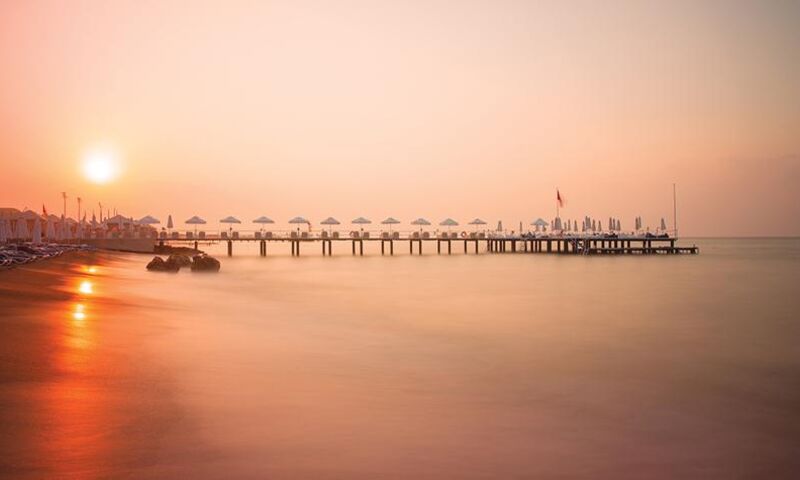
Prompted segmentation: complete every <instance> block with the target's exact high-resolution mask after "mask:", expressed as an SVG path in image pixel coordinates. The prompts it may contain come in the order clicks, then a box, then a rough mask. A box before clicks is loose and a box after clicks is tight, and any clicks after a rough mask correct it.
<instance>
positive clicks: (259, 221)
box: [253, 215, 275, 230]
mask: <svg viewBox="0 0 800 480" xmlns="http://www.w3.org/2000/svg"><path fill="white" fill-rule="evenodd" d="M253 223H257V224H259V225H261V230H264V224H267V223H275V222H273V221H272V219H271V218H269V217H265V216H263V215H262V216H260V217H258V218H256V219H255V220H253Z"/></svg>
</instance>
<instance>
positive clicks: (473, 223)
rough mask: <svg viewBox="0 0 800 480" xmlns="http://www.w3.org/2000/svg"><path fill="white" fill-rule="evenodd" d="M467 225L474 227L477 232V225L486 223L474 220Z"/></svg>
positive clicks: (477, 219)
mask: <svg viewBox="0 0 800 480" xmlns="http://www.w3.org/2000/svg"><path fill="white" fill-rule="evenodd" d="M468 225H475V231H476V232H477V231H478V225H486V222H484V221H483V220H481V219H480V218H476V219H475V220H473V221H471V222H469V223H468Z"/></svg>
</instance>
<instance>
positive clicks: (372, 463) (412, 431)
mask: <svg viewBox="0 0 800 480" xmlns="http://www.w3.org/2000/svg"><path fill="white" fill-rule="evenodd" d="M695 242H696V243H697V245H698V246H700V248H701V254H700V255H698V256H688V255H687V256H657V257H656V256H653V257H615V258H611V257H581V256H549V255H526V254H502V255H500V254H483V255H477V256H476V255H472V254H470V255H463V254H461V253H459V254H456V251H459V249H458V248H456V249H455V251H454V255H452V256H446V255H444V256H436V255H425V256H422V257H418V256H414V257H410V256H408V254H407V250H406V249H405V248H398V250H397V252H396V253H400V254H399V255H395V256H394V257H381V256H380V255H379V253H378V252H377V251H368V252H367V254H368V255H367V256H365V257H363V258H359V257H351V256H350V253H349V246H348V245H346V244H342V245H341V246H339V247H338V249H339V251H338V252H335V253H336V254H337V255H336V256H334V257H332V258H323V257H321V256H320V253H319V252H318V251H317V248H306V249H305V250H304V252H303V256H301V257H300V258H292V257H290V256H289V255H288V253H289V252H288V246H287V247H275V248H272V247H271V248H272V249H271V250H270V252H269V253H270V256H268V257H266V258H260V257H258V254H257V246H256V245H253V246H251V247H249V248H247V247H241V246H239V247H237V249H236V251H235V254H236V256H234V257H233V258H230V259H229V258H224V257H220V258H221V259H222V261H223V267H222V271H221V272H219V274H216V275H214V274H205V275H204V274H192V273H190V272H188V271H186V272H181V273H179V274H175V275H173V274H157V273H149V272H146V271H145V269H144V265H145V263H146V262H147V261H148V260H149V257H143V256H136V255H106V254H103V255H96V256H93V257H84V258H82V259H81V261H80V262H78V263H77V264H76V265H70V264H68V263H65V262H51V263H49V264H48V262H42V263H39V264H36V265H35V266H32V267H28V268H26V269H18V270H15V271H6V272H0V328H1V329H2V330H0V335H2V340H0V345H1V346H2V350H0V360H1V361H2V363H0V476H3V477H8V478H86V479H89V478H175V477H179V476H183V477H185V478H272V479H283V478H303V479H362V478H363V479H367V478H369V479H375V478H431V479H433V478H435V479H443V478H459V479H460V478H464V479H472V478H617V479H618V478H637V479H638V478H665V479H667V478H668V479H674V478H720V479H730V478H773V479H774V478H799V477H800V345H799V343H800V315H798V312H800V288H798V286H799V285H800V240H797V239H768V240H696V241H690V242H689V243H695ZM401 245H402V244H401ZM219 253H221V250H220V251H219Z"/></svg>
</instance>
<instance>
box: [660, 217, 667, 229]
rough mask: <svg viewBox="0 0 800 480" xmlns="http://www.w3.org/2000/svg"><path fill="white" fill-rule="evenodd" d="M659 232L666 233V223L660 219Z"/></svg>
mask: <svg viewBox="0 0 800 480" xmlns="http://www.w3.org/2000/svg"><path fill="white" fill-rule="evenodd" d="M661 231H662V232H666V231H667V222H665V221H664V218H661Z"/></svg>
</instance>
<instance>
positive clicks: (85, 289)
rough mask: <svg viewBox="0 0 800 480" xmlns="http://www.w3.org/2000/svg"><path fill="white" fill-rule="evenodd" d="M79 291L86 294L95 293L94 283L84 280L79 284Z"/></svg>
mask: <svg viewBox="0 0 800 480" xmlns="http://www.w3.org/2000/svg"><path fill="white" fill-rule="evenodd" d="M78 291H79V292H80V293H82V294H84V295H91V294H93V293H94V285H93V284H92V282H90V281H89V280H84V281H82V282H81V283H80V285H79V286H78Z"/></svg>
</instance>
